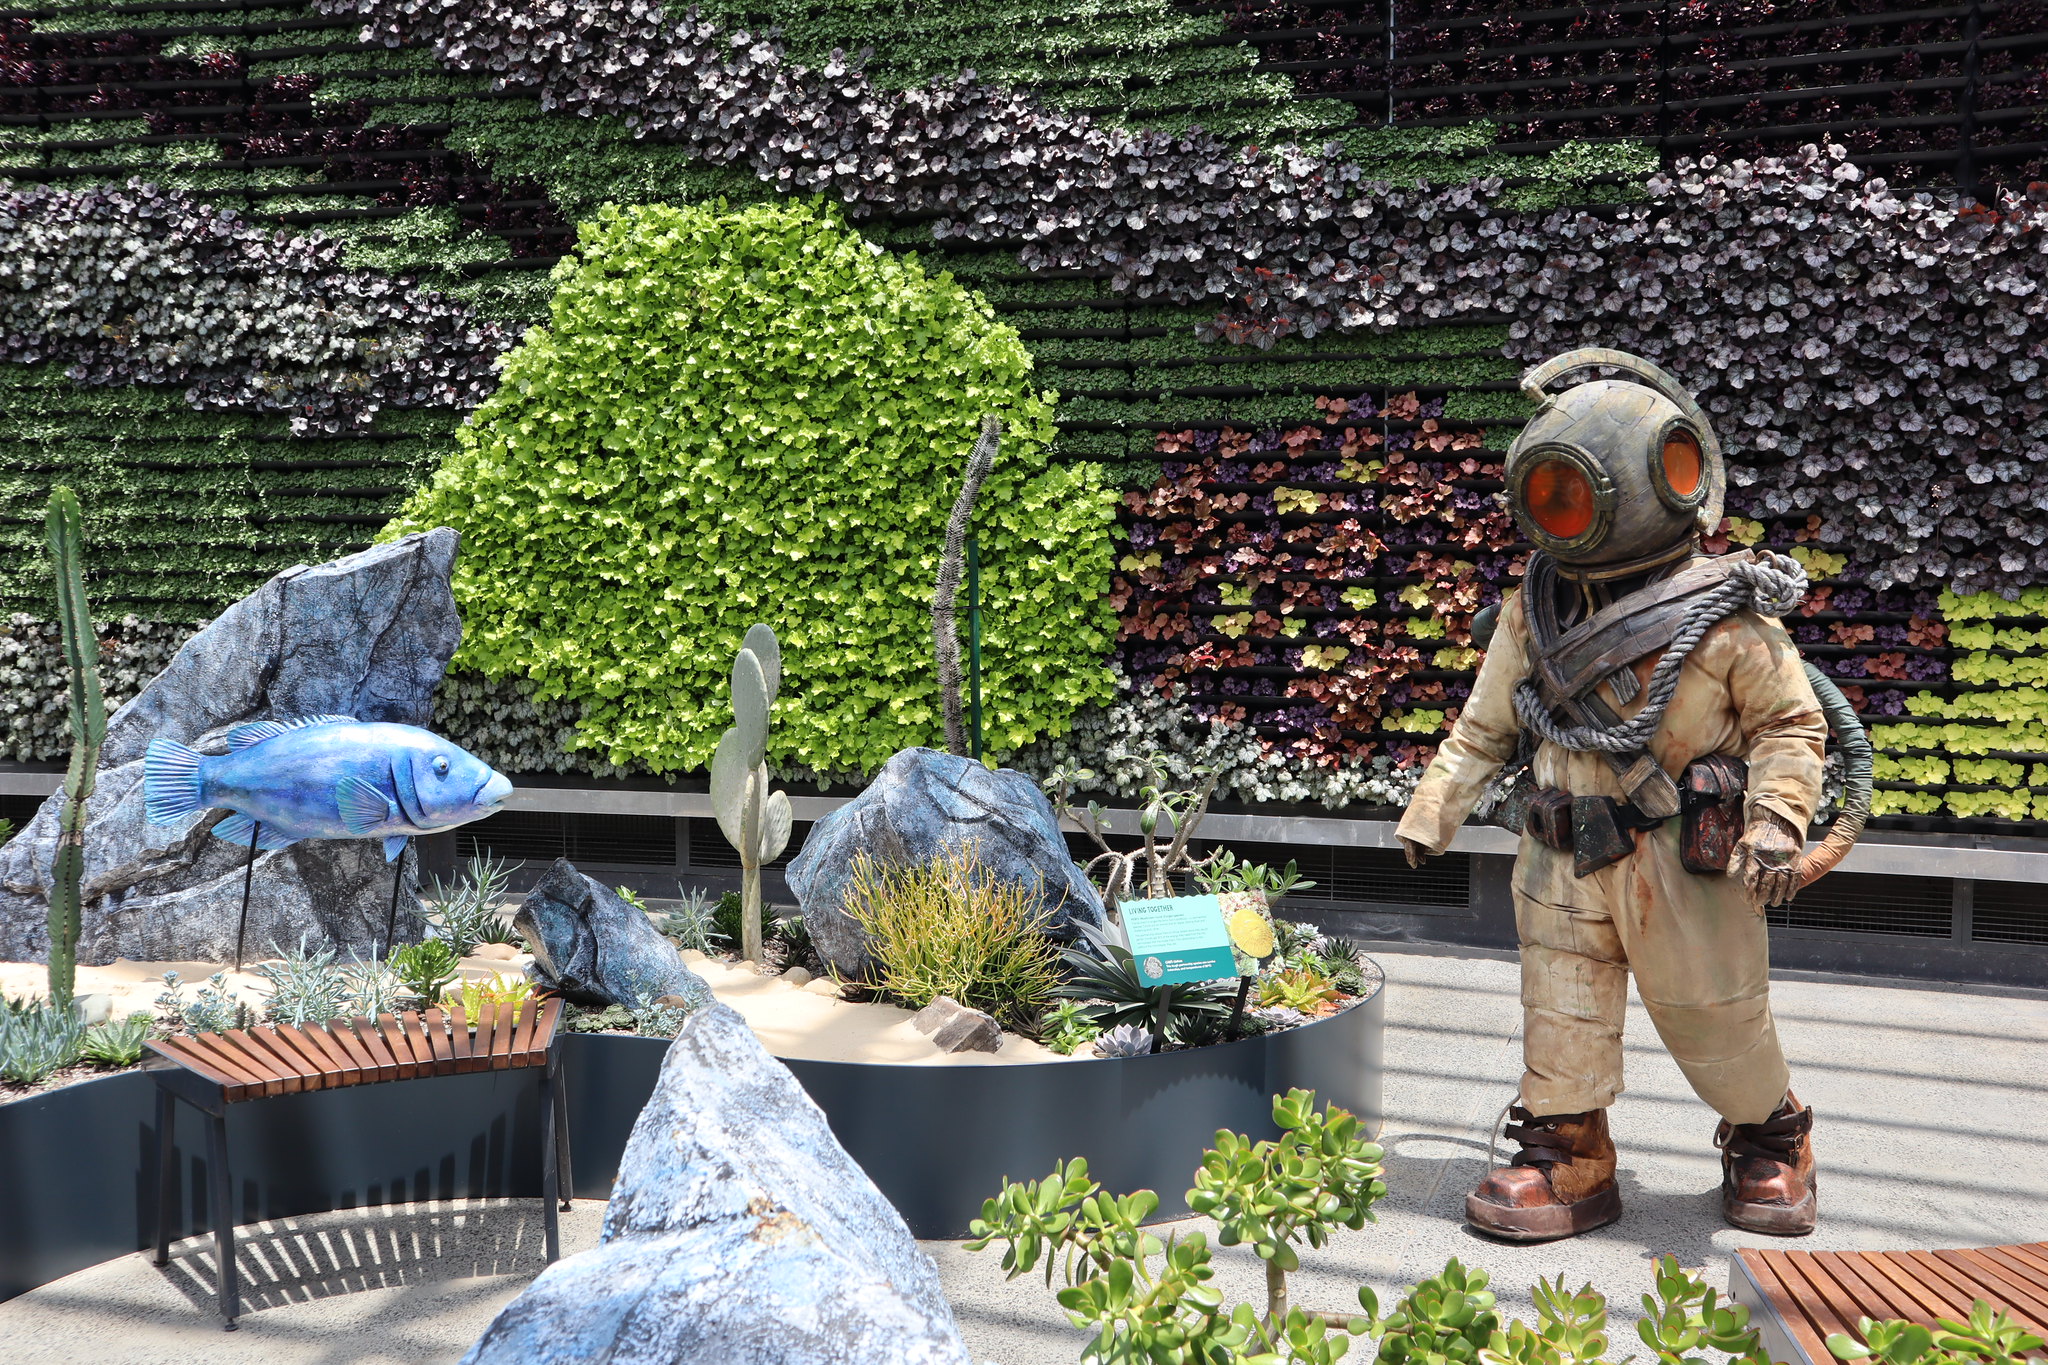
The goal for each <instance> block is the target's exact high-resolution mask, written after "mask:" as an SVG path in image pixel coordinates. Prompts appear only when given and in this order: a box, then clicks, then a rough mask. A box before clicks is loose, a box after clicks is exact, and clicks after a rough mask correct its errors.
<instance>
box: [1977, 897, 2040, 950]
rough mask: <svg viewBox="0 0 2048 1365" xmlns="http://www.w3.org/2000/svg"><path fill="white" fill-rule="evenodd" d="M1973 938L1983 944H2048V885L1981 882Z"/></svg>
mask: <svg viewBox="0 0 2048 1365" xmlns="http://www.w3.org/2000/svg"><path fill="white" fill-rule="evenodd" d="M1974 894H1975V905H1976V914H1975V917H1974V919H1973V920H1972V923H1971V929H1970V937H1971V938H1973V939H1975V940H1977V941H1978V942H1980V943H2048V887H2043V886H2041V885H2039V884H2037V883H2035V882H1978V883H1977V884H1976V888H1975V893H1974Z"/></svg>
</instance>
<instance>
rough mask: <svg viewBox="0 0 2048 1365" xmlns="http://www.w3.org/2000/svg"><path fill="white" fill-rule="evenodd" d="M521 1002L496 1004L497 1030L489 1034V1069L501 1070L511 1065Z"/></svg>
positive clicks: (517, 1031)
mask: <svg viewBox="0 0 2048 1365" xmlns="http://www.w3.org/2000/svg"><path fill="white" fill-rule="evenodd" d="M522 1003H523V1002H521V1001H514V1002H513V1003H512V1004H510V1005H500V1006H498V1030H497V1032H496V1033H494V1034H492V1035H491V1070H493V1071H503V1070H505V1069H506V1068H507V1067H509V1066H511V1065H512V1042H513V1040H514V1038H516V1037H517V1036H518V1033H519V1008H520V1005H521V1004H522Z"/></svg>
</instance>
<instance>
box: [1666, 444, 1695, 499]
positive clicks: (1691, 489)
mask: <svg viewBox="0 0 2048 1365" xmlns="http://www.w3.org/2000/svg"><path fill="white" fill-rule="evenodd" d="M1664 483H1665V486H1666V487H1668V488H1670V490H1671V491H1672V492H1674V493H1676V494H1678V496H1679V497H1681V498H1689V497H1691V496H1692V495H1693V494H1695V493H1697V492H1699V491H1700V443H1699V438H1698V437H1696V436H1694V435H1693V434H1692V433H1691V432H1689V431H1687V430H1686V429H1685V428H1684V427H1678V428H1676V429H1675V430H1673V431H1672V433H1671V434H1670V435H1669V436H1666V437H1665V438H1664Z"/></svg>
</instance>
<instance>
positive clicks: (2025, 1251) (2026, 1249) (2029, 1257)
mask: <svg viewBox="0 0 2048 1365" xmlns="http://www.w3.org/2000/svg"><path fill="white" fill-rule="evenodd" d="M1999 1250H2000V1251H2004V1252H2008V1253H2010V1254H2011V1256H2012V1258H2013V1259H2014V1260H2016V1261H2018V1262H2019V1263H2020V1264H2021V1265H2024V1266H2026V1267H2027V1269H2028V1270H2030V1271H2032V1272H2033V1273H2034V1274H2035V1275H2036V1276H2038V1277H2039V1278H2040V1280H2041V1282H2042V1283H2043V1284H2048V1244H2043V1243H2041V1242H2025V1243H2022V1244H2020V1245H2019V1246H2009V1247H2000V1248H1999ZM2034 1335H2036V1336H2039V1335H2040V1333H2038V1332H2036V1333H2035V1334H2034Z"/></svg>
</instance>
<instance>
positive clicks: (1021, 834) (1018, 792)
mask: <svg viewBox="0 0 2048 1365" xmlns="http://www.w3.org/2000/svg"><path fill="white" fill-rule="evenodd" d="M967 844H978V845H979V846H980V847H979V852H980V860H981V865H982V867H983V868H984V869H985V870H986V871H987V872H988V874H989V875H990V877H991V878H992V879H993V880H996V881H999V882H1004V883H1020V884H1022V885H1025V886H1029V887H1032V888H1035V889H1036V891H1037V893H1038V900H1039V905H1040V908H1041V909H1042V910H1043V911H1044V912H1045V915H1046V921H1045V923H1046V932H1048V933H1049V934H1052V935H1053V936H1054V937H1056V938H1071V937H1073V936H1074V935H1075V934H1076V933H1078V932H1079V931H1078V930H1077V929H1075V928H1074V927H1073V926H1074V925H1075V924H1076V923H1077V922H1078V923H1081V924H1097V925H1099V924H1101V923H1102V921H1103V911H1102V897H1101V896H1100V895H1099V894H1098V893H1097V892H1096V890H1095V888H1094V886H1092V885H1091V884H1090V883H1089V881H1088V879H1087V878H1086V877H1085V876H1083V875H1082V874H1081V870H1080V869H1079V868H1078V867H1076V866H1074V860H1073V857H1072V856H1071V855H1070V854H1069V853H1068V852H1067V841H1066V839H1065V837H1064V836H1063V835H1061V833H1060V828H1059V820H1058V818H1057V817H1056V816H1055V815H1054V814H1053V810H1052V803H1051V802H1050V801H1048V800H1046V797H1045V793H1044V792H1042V791H1040V790H1039V789H1038V784H1037V783H1036V782H1033V781H1032V780H1031V779H1030V778H1029V777H1026V776H1025V775H1024V774H1023V773H1020V772H1017V771H1015V770H1014V769H1010V768H998V769H995V770H994V771H991V770H990V769H988V768H986V767H984V766H982V764H981V763H979V762H977V761H976V760H974V759H971V758H963V757H960V756H958V755H956V754H947V753H941V752H939V751H938V750H936V749H905V750H903V751H902V752H901V753H899V754H897V755H895V756H894V757H893V758H891V759H890V760H889V761H888V762H887V763H886V764H884V765H883V766H882V771H881V772H880V773H878V774H876V775H875V780H874V781H873V782H871V783H870V784H868V789H867V790H866V791H864V792H862V793H861V794H860V795H859V796H857V797H855V798H854V799H853V800H852V801H850V802H848V803H847V804H846V805H844V806H841V807H840V808H839V809H838V810H835V811H833V812H832V813H831V814H829V815H827V816H826V817H825V818H824V819H822V820H820V821H818V823H817V824H815V825H813V826H812V827H811V833H810V837H809V838H807V839H805V840H804V847H803V852H801V853H799V854H798V855H797V856H796V858H795V860H794V861H792V862H791V863H790V865H789V871H788V873H787V877H788V881H789V887H790V890H792V891H793V892H795V893H796V897H797V902H798V904H799V905H800V906H801V907H802V909H803V916H804V924H805V926H806V927H808V928H809V929H810V931H811V939H812V941H813V942H815V943H816V944H817V946H818V952H819V954H820V955H821V956H822V957H824V959H825V960H826V961H827V962H829V963H831V964H832V965H833V966H834V967H836V968H838V969H839V971H840V972H841V973H843V974H845V975H847V976H850V977H855V978H860V977H864V976H865V975H866V973H867V967H868V950H867V936H866V935H865V934H864V933H863V932H862V931H861V927H860V925H859V924H857V923H855V921H854V919H853V917H852V916H850V915H848V914H847V913H846V887H847V883H848V881H849V880H850V879H851V878H852V876H853V861H854V859H855V858H856V857H858V856H860V855H861V854H866V855H867V856H868V857H870V858H872V859H874V860H875V861H876V862H879V863H886V864H893V865H896V866H915V865H917V864H920V863H926V862H930V861H931V860H932V859H934V858H936V857H937V856H939V854H941V853H942V852H946V851H950V850H953V849H957V848H961V847H963V846H965V845H967Z"/></svg>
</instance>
